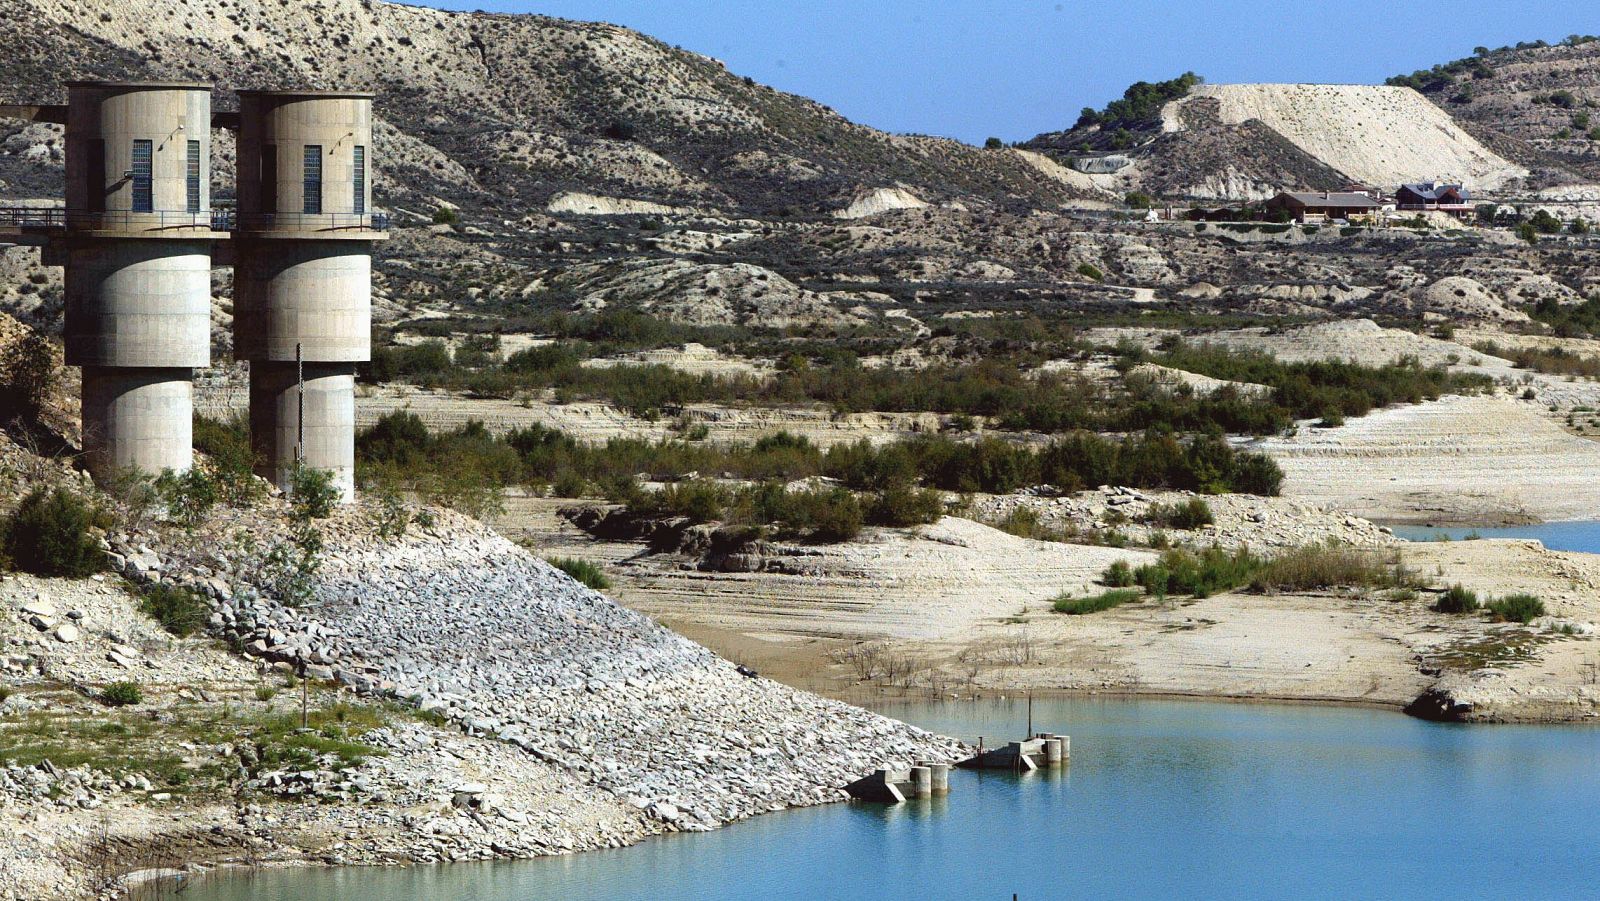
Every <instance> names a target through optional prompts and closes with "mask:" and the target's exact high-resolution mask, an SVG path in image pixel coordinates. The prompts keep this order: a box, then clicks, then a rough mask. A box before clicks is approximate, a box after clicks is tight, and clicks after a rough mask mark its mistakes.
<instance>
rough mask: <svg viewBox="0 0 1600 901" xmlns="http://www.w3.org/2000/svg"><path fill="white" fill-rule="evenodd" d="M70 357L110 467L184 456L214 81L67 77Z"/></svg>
mask: <svg viewBox="0 0 1600 901" xmlns="http://www.w3.org/2000/svg"><path fill="white" fill-rule="evenodd" d="M66 144H67V160H66V162H67V208H66V217H65V218H66V223H65V224H66V231H65V233H64V235H63V236H62V237H61V238H60V239H59V241H60V244H61V249H62V250H63V252H64V254H63V256H64V262H65V264H66V307H67V309H66V351H67V363H68V364H69V365H73V366H81V367H83V444H84V450H85V452H86V453H87V456H88V464H89V468H90V469H91V471H93V472H94V473H95V474H96V475H98V476H101V477H108V476H111V475H114V474H115V473H117V472H119V471H121V470H125V469H129V468H138V469H140V470H143V471H144V472H147V473H150V474H156V473H159V472H161V471H162V470H164V469H172V470H180V471H181V470H185V469H188V468H189V466H190V465H191V464H192V462H193V459H194V454H193V445H192V440H191V435H192V428H193V426H192V423H191V417H192V415H193V397H192V382H193V372H192V370H193V369H194V368H195V367H200V366H208V365H210V363H211V331H210V322H211V317H210V309H211V242H212V241H213V240H214V239H217V238H225V237H227V236H226V235H225V234H219V233H216V232H213V231H212V226H211V202H210V200H211V198H210V183H211V164H210V157H211V86H210V85H206V84H190V83H118V82H100V81H78V82H68V83H67V129H66Z"/></svg>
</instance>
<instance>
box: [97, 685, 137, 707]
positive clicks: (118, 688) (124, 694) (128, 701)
mask: <svg viewBox="0 0 1600 901" xmlns="http://www.w3.org/2000/svg"><path fill="white" fill-rule="evenodd" d="M143 702H144V690H143V689H141V688H140V687H139V683H137V682H112V683H111V684H110V685H107V686H106V687H105V688H104V689H102V690H101V692H100V703H102V704H105V705H106V706H107V707H129V706H132V705H134V704H140V703H143Z"/></svg>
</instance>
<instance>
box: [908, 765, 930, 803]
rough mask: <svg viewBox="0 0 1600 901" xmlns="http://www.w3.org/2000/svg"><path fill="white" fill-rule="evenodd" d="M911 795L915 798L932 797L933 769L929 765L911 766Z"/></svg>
mask: <svg viewBox="0 0 1600 901" xmlns="http://www.w3.org/2000/svg"><path fill="white" fill-rule="evenodd" d="M911 795H912V797H916V798H931V797H933V770H932V769H931V768H930V767H926V766H914V767H912V768H911Z"/></svg>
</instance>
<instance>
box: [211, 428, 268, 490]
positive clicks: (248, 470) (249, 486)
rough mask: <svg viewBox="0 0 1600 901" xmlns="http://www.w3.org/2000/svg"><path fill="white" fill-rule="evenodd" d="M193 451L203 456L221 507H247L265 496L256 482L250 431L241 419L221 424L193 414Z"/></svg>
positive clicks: (261, 484)
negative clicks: (221, 504)
mask: <svg viewBox="0 0 1600 901" xmlns="http://www.w3.org/2000/svg"><path fill="white" fill-rule="evenodd" d="M194 449H195V450H197V451H199V452H201V453H203V454H205V455H206V462H207V465H208V466H209V467H210V469H211V474H212V476H213V477H214V478H215V479H216V482H217V491H218V494H219V496H220V499H221V501H222V502H223V503H225V504H228V505H230V506H234V507H248V506H250V505H251V504H254V503H255V502H256V501H258V500H260V499H261V497H262V496H263V495H264V494H265V493H266V486H265V484H264V483H263V482H262V481H261V480H260V479H258V478H256V474H255V467H256V454H255V451H254V450H253V449H252V448H251V447H250V427H249V424H248V423H246V422H245V421H244V420H243V419H242V418H235V419H233V420H231V421H229V422H221V421H219V420H216V419H212V418H210V417H208V416H200V415H198V414H197V415H196V416H195V417H194Z"/></svg>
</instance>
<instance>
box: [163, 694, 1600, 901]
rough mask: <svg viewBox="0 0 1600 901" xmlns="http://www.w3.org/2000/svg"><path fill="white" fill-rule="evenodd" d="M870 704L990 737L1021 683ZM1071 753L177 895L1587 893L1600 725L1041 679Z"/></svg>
mask: <svg viewBox="0 0 1600 901" xmlns="http://www.w3.org/2000/svg"><path fill="white" fill-rule="evenodd" d="M881 709H883V710H884V712H886V713H889V714H891V715H894V716H898V717H900V718H902V719H906V720H909V721H911V722H914V723H917V724H919V725H923V726H927V727H929V728H932V729H937V730H940V731H943V732H946V733H948V734H952V735H959V736H962V737H966V738H968V739H969V740H975V739H976V737H977V736H978V735H980V734H981V735H984V736H985V737H986V740H987V741H988V742H989V743H991V744H992V743H993V742H994V741H995V740H996V738H998V737H1000V736H1006V735H1018V734H1021V733H1022V732H1023V731H1024V729H1025V728H1026V712H1025V707H1024V705H1023V703H1022V702H1007V701H982V702H971V703H966V702H963V703H955V702H951V703H942V704H939V703H920V704H905V705H895V706H883V707H882V708H881ZM1034 728H1035V729H1036V730H1037V731H1055V732H1062V733H1066V734H1070V735H1071V736H1072V751H1073V759H1072V764H1071V767H1070V768H1069V770H1068V771H1067V772H1065V773H1056V774H1032V775H1029V776H1021V777H1019V776H1013V775H1010V774H1008V773H996V772H987V773H968V772H962V771H957V772H954V773H952V774H951V794H950V796H949V797H948V798H947V799H940V800H936V801H932V802H928V801H923V802H912V803H909V804H905V805H901V806H897V807H883V806H873V805H864V804H835V805H830V806H826V807H821V808H811V809H807V810H798V811H787V812H783V813H777V814H772V815H768V816H762V817H757V818H755V819H753V820H749V821H746V822H743V823H739V824H736V825H734V826H730V827H728V828H725V829H722V830H720V831H717V832H713V833H709V834H699V835H672V836H665V837H662V838H659V839H653V840H650V841H647V842H644V843H642V844H641V845H638V846H635V847H633V848H626V849H623V850H619V851H602V852H594V853H587V854H579V855H574V856H569V857H563V858H552V859H546V860H533V861H521V862H509V863H483V864H453V865H449V866H437V867H436V866H428V867H415V868H408V869H398V868H391V869H365V868H361V869H355V868H352V869H330V870H301V871H279V872H272V873H267V874H262V875H257V876H254V877H252V878H249V879H243V878H232V879H225V880H219V881H217V882H215V883H213V884H211V885H203V886H197V887H195V888H194V889H192V890H191V891H189V892H187V893H186V894H185V897H187V898H189V899H191V901H244V899H251V901H291V899H293V901H335V899H337V901H378V899H440V901H467V899H471V901H533V899H545V898H551V899H633V898H639V899H652V901H678V899H721V898H750V899H758V898H759V899H768V898H771V899H862V901H866V899H873V901H877V899H944V898H950V899H998V901H1004V899H1009V898H1010V897H1011V896H1012V894H1013V893H1015V894H1016V895H1018V897H1019V898H1021V899H1023V901H1033V899H1054V898H1179V897H1183V898H1212V897H1251V898H1261V897H1270V898H1444V897H1449V898H1583V897H1587V898H1594V897H1596V896H1597V894H1600V851H1597V850H1596V840H1597V839H1600V729H1591V728H1584V727H1543V726H1492V727H1491V726H1472V727H1465V726H1453V725H1443V724H1436V723H1425V722H1421V721H1419V720H1413V719H1409V718H1407V717H1405V716H1402V715H1400V714H1397V713H1389V712H1385V711H1375V710H1364V709H1355V708H1329V707H1283V706H1263V705H1243V704H1225V703H1198V702H1195V703H1190V702H1178V701H1132V700H1101V699H1094V698H1087V699H1085V698H1068V699H1051V700H1035V702H1034Z"/></svg>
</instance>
